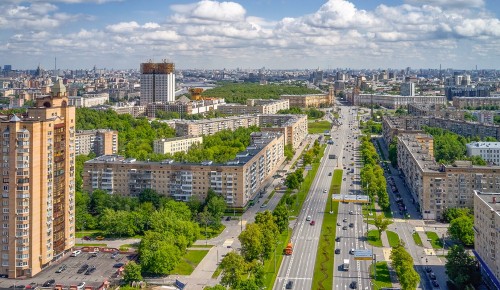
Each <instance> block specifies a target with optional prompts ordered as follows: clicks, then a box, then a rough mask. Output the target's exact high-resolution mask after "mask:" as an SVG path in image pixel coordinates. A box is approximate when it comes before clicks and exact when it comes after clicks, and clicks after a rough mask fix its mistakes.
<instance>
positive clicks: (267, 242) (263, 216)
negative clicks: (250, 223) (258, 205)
mask: <svg viewBox="0 0 500 290" xmlns="http://www.w3.org/2000/svg"><path fill="white" fill-rule="evenodd" d="M255 223H256V224H257V225H258V226H259V227H260V231H261V232H262V235H263V239H262V241H261V243H262V248H263V250H262V253H261V258H262V261H264V260H266V259H269V257H271V254H272V252H273V250H274V249H275V247H276V243H277V241H278V236H279V229H278V226H277V225H276V222H275V218H274V215H273V214H272V213H271V212H270V211H268V210H266V211H264V212H259V213H257V214H256V215H255Z"/></svg>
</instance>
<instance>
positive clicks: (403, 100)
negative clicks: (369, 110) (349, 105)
mask: <svg viewBox="0 0 500 290" xmlns="http://www.w3.org/2000/svg"><path fill="white" fill-rule="evenodd" d="M352 102H353V104H354V105H356V106H370V105H371V104H373V105H378V106H382V107H385V108H389V109H398V108H402V107H404V108H406V107H407V106H408V104H415V103H417V104H438V105H446V102H447V101H446V97H445V96H397V95H381V94H354V95H353V96H352Z"/></svg>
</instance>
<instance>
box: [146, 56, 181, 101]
mask: <svg viewBox="0 0 500 290" xmlns="http://www.w3.org/2000/svg"><path fill="white" fill-rule="evenodd" d="M174 70H175V65H174V64H173V63H167V62H162V63H153V62H148V63H141V98H140V103H141V105H143V106H145V105H147V104H149V103H156V102H161V103H165V102H173V101H175V72H174Z"/></svg>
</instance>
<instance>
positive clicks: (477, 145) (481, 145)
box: [466, 142, 500, 149]
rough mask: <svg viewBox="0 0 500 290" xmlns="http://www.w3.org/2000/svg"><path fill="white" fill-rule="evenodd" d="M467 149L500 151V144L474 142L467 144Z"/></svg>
mask: <svg viewBox="0 0 500 290" xmlns="http://www.w3.org/2000/svg"><path fill="white" fill-rule="evenodd" d="M466 146H467V148H469V147H471V148H479V149H500V142H472V143H468V144H466Z"/></svg>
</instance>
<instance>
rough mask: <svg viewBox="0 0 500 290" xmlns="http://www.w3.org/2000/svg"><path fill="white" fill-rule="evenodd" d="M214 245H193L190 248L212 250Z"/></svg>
mask: <svg viewBox="0 0 500 290" xmlns="http://www.w3.org/2000/svg"><path fill="white" fill-rule="evenodd" d="M213 246H214V245H191V247H190V248H200V249H210V248H212V247H213Z"/></svg>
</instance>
